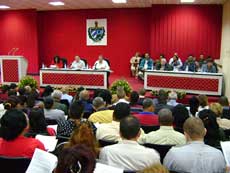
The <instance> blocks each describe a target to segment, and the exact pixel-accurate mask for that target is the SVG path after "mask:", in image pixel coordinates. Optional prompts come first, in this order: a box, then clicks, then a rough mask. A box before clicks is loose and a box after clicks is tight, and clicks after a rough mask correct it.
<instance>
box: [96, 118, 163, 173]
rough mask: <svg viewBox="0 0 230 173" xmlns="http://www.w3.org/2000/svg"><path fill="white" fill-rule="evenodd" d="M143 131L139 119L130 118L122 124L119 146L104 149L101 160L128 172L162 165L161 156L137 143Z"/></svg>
mask: <svg viewBox="0 0 230 173" xmlns="http://www.w3.org/2000/svg"><path fill="white" fill-rule="evenodd" d="M140 134H141V129H140V123H139V121H138V119H137V118H135V117H133V116H128V117H126V118H123V119H122V120H121V122H120V136H121V138H122V141H120V142H119V143H118V144H115V145H111V146H107V147H104V148H103V149H102V150H101V152H100V156H99V159H100V160H102V161H103V162H105V163H107V164H109V165H111V166H116V167H119V168H123V169H124V170H127V171H140V170H143V169H144V168H146V167H149V166H152V165H154V164H157V163H160V157H159V154H158V153H157V152H156V151H155V150H153V149H148V148H145V147H144V146H141V145H139V144H138V143H137V139H138V138H139V137H140Z"/></svg>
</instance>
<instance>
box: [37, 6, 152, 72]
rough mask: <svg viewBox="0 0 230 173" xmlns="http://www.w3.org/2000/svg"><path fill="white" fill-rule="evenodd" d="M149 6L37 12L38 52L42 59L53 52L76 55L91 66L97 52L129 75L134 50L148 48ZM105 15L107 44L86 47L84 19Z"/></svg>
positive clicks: (69, 55)
mask: <svg viewBox="0 0 230 173" xmlns="http://www.w3.org/2000/svg"><path fill="white" fill-rule="evenodd" d="M149 16H150V8H149V9H109V10H75V11H53V12H39V52H40V57H41V58H42V61H43V62H45V63H46V64H47V63H50V62H51V59H52V57H53V56H54V55H60V56H62V57H66V58H68V59H69V62H71V61H73V58H74V56H75V55H80V56H82V57H84V58H86V59H87V60H88V63H89V64H90V65H91V66H92V65H93V64H94V62H95V61H96V60H97V58H98V55H99V54H103V55H104V56H105V57H107V58H108V59H110V61H111V66H112V70H114V71H115V72H116V74H119V75H129V59H130V57H131V56H132V55H133V54H134V53H135V51H140V52H146V51H149V42H150V38H149V33H150V25H149V20H148V17H149ZM90 18H91V19H93V18H107V29H108V37H107V38H108V40H107V43H108V44H107V46H86V19H90Z"/></svg>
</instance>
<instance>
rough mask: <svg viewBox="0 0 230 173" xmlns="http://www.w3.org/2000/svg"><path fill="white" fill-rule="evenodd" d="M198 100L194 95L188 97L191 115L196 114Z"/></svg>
mask: <svg viewBox="0 0 230 173" xmlns="http://www.w3.org/2000/svg"><path fill="white" fill-rule="evenodd" d="M199 105H200V103H199V100H198V98H197V97H196V96H193V97H192V98H190V99H189V107H188V109H189V113H190V115H191V116H196V114H197V113H198V108H199Z"/></svg>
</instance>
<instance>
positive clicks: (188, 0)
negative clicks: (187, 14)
mask: <svg viewBox="0 0 230 173" xmlns="http://www.w3.org/2000/svg"><path fill="white" fill-rule="evenodd" d="M180 2H181V3H193V2H195V0H180Z"/></svg>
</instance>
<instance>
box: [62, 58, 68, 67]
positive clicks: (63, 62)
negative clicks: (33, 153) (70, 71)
mask: <svg viewBox="0 0 230 173" xmlns="http://www.w3.org/2000/svg"><path fill="white" fill-rule="evenodd" d="M61 61H62V64H63V68H64V67H65V66H66V67H67V65H68V61H67V59H66V58H64V57H63V58H61Z"/></svg>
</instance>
